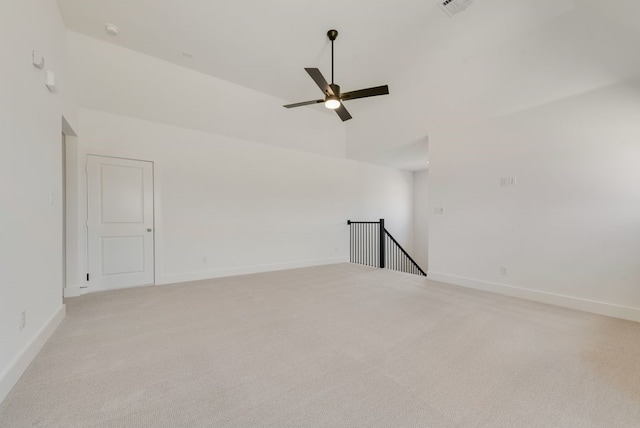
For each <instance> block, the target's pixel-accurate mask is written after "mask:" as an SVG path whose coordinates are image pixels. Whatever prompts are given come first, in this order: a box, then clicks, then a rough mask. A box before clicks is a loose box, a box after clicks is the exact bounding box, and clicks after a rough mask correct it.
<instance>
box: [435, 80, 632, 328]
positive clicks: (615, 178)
mask: <svg viewBox="0 0 640 428" xmlns="http://www.w3.org/2000/svg"><path fill="white" fill-rule="evenodd" d="M639 118H640V79H636V80H631V81H628V82H625V83H620V84H617V85H612V86H610V87H607V88H605V89H600V90H596V91H592V92H590V93H586V94H583V95H579V96H575V97H571V98H568V99H565V100H562V101H557V102H553V103H549V104H547V105H544V106H541V107H537V108H532V109H527V110H525V111H522V112H520V113H518V114H512V115H508V116H505V117H502V118H500V119H496V120H494V121H491V122H489V123H487V124H485V125H482V126H473V127H467V128H465V129H459V130H456V131H454V130H451V131H447V132H440V133H437V134H432V135H430V153H429V155H430V169H429V193H430V194H429V198H430V207H431V208H435V207H443V208H444V215H434V213H433V210H432V209H431V210H430V213H429V226H430V227H429V268H430V274H431V277H432V279H442V280H446V281H450V282H454V283H459V284H461V285H467V286H472V287H478V288H484V289H488V290H492V291H498V292H504V293H507V294H514V295H518V296H522V297H527V298H531V299H535V300H541V301H547V302H550V303H555V304H560V305H565V306H570V307H576V308H581V309H586V310H591V311H595V312H600V313H605V314H609V315H615V316H620V317H623V318H629V319H635V320H638V321H640V287H638V284H640V262H639V260H640V221H639V219H640V186H639V185H638V183H640V168H639V167H638V165H640V120H639ZM503 176H516V177H517V185H516V186H515V187H500V177H503ZM500 266H505V267H506V268H507V269H508V276H504V275H501V272H500Z"/></svg>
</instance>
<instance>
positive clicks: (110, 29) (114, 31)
mask: <svg viewBox="0 0 640 428" xmlns="http://www.w3.org/2000/svg"><path fill="white" fill-rule="evenodd" d="M104 29H105V30H106V32H107V34H108V35H110V36H117V35H118V34H120V29H119V28H118V27H117V26H115V25H113V24H109V23H107V24H104Z"/></svg>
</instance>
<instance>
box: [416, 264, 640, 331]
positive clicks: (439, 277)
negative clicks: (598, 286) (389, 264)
mask: <svg viewBox="0 0 640 428" xmlns="http://www.w3.org/2000/svg"><path fill="white" fill-rule="evenodd" d="M427 275H428V276H427V278H429V279H431V280H433V281H440V282H446V283H449V284H455V285H459V286H462V287H467V288H473V289H476V290H483V291H489V292H491V293H497V294H502V295H505V296H511V297H518V298H520V299H525V300H532V301H534V302H540V303H547V304H549V305H554V306H561V307H563V308H569V309H577V310H579V311H584V312H591V313H594V314H599V315H606V316H610V317H614V318H621V319H624V320H629V321H636V322H640V308H632V307H629V306H620V305H615V304H612V303H604V302H598V301H595V300H587V299H582V298H579V297H573V296H565V295H562V294H554V293H548V292H545V291H536V290H530V289H527V288H520V287H514V286H511V285H505V284H498V283H495V282H489V281H482V280H478V279H473V278H466V277H462V276H456V275H448V274H445V273H440V272H433V271H429V272H427Z"/></svg>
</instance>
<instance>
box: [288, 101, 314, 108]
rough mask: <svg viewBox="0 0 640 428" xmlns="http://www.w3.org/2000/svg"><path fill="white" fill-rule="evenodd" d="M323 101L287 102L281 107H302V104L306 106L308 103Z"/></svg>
mask: <svg viewBox="0 0 640 428" xmlns="http://www.w3.org/2000/svg"><path fill="white" fill-rule="evenodd" d="M323 102H324V100H313V101H303V102H301V103H295V104H287V105H284V106H282V107H286V108H293V107H302V106H308V105H310V104H320V103H323Z"/></svg>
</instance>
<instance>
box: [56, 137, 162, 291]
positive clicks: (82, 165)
mask: <svg viewBox="0 0 640 428" xmlns="http://www.w3.org/2000/svg"><path fill="white" fill-rule="evenodd" d="M68 140H69V139H68ZM74 143H75V144H73V145H74V149H75V153H74V155H75V158H76V162H74V163H73V164H74V165H68V166H69V167H70V166H73V167H74V169H75V171H74V172H75V173H72V174H71V175H73V180H69V181H68V182H67V186H68V187H67V188H68V190H71V189H73V196H74V197H75V201H72V205H74V208H75V211H76V214H77V216H76V218H77V224H76V228H75V234H76V237H75V238H76V239H77V241H76V248H77V251H76V252H75V254H70V253H69V251H68V252H67V257H68V258H71V259H73V260H72V261H73V262H75V265H76V267H77V269H75V272H73V273H71V272H69V271H67V275H68V281H67V287H66V288H65V291H64V297H76V296H81V295H83V294H86V293H92V292H98V291H105V290H102V289H92V288H91V287H90V281H89V282H87V277H86V275H87V273H88V272H89V271H88V269H89V246H88V239H89V237H88V233H87V231H88V230H87V222H88V197H87V196H88V195H87V156H89V155H92V156H101V157H107V158H109V157H110V158H118V159H126V160H133V161H144V162H150V163H151V164H152V165H153V173H152V177H153V185H152V194H153V217H154V227H153V230H154V241H153V259H154V263H153V283H152V284H147V285H145V286H150V285H156V284H158V283H161V281H160V278H161V276H162V268H161V266H162V260H161V255H162V252H161V251H160V248H162V241H163V239H162V238H163V231H162V216H161V209H160V207H161V199H160V189H161V188H162V187H161V181H160V177H161V176H162V174H161V170H162V166H161V162H158V161H157V160H155V159H148V158H145V157H144V156H139V155H138V154H137V153H121V152H119V151H113V150H105V149H96V148H95V147H94V148H92V147H87V146H86V145H85V144H78V143H77V141H74ZM67 150H70V147H69V146H68V147H67ZM71 181H73V182H71ZM69 193H70V192H69V191H67V196H68V197H69V196H70V195H69ZM72 276H73V278H72Z"/></svg>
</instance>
